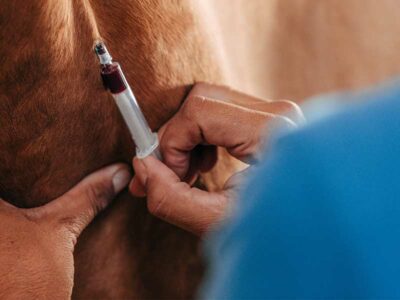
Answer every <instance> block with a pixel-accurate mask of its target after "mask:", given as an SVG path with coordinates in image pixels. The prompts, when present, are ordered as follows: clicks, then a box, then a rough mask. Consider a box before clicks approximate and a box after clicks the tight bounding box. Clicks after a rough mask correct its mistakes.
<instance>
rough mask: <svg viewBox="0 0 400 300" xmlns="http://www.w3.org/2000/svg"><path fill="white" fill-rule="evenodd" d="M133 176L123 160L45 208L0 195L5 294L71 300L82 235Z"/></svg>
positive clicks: (0, 274) (0, 272) (0, 270)
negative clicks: (13, 201) (26, 205)
mask: <svg viewBox="0 0 400 300" xmlns="http://www.w3.org/2000/svg"><path fill="white" fill-rule="evenodd" d="M130 179H131V175H130V173H129V171H128V168H127V167H126V166H125V165H122V164H117V165H113V166H109V167H106V168H104V169H102V170H99V171H97V172H95V173H93V174H92V175H90V176H88V177H86V178H85V179H83V180H82V181H81V182H80V183H79V184H78V185H76V186H75V187H74V188H72V189H71V190H70V191H69V192H67V193H66V194H64V195H63V196H61V197H59V198H58V199H55V200H54V201H52V202H50V203H48V204H46V205H44V206H42V207H38V208H32V209H19V208H17V207H15V206H12V205H11V204H8V203H7V202H5V201H4V200H1V199H0V266H1V267H0V286H1V288H0V298H2V299H3V298H7V299H9V298H12V299H67V298H68V299H69V298H70V297H71V293H72V286H73V277H74V262H73V251H74V246H75V243H76V240H77V238H78V236H79V235H80V233H81V232H82V230H83V229H85V227H86V226H87V225H88V224H89V223H90V222H91V221H92V219H93V218H94V217H95V216H96V215H97V214H98V213H99V212H100V211H101V210H103V209H104V208H105V207H106V206H107V205H108V204H109V203H110V202H111V200H112V199H113V198H114V197H115V196H116V195H117V194H118V193H119V192H120V191H121V190H122V189H123V188H124V187H125V186H126V185H127V184H128V182H129V180H130Z"/></svg>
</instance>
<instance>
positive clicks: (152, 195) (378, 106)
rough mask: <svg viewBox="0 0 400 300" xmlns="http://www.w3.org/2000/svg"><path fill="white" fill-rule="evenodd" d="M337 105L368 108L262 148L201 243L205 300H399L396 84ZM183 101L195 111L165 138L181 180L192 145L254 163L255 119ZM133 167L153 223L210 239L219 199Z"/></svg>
mask: <svg viewBox="0 0 400 300" xmlns="http://www.w3.org/2000/svg"><path fill="white" fill-rule="evenodd" d="M330 98H331V99H332V97H330ZM337 98H339V99H342V100H344V101H347V103H348V101H350V102H357V100H358V99H362V100H363V102H362V104H360V103H357V104H351V105H349V104H347V106H346V108H345V109H342V111H338V112H336V113H335V114H332V115H330V116H327V117H325V118H321V119H319V120H316V121H313V122H311V123H310V124H307V125H305V126H303V127H301V128H299V129H296V130H292V131H290V132H286V133H281V134H280V135H279V137H275V138H274V139H273V140H274V141H273V142H271V141H269V142H268V143H267V146H265V150H264V153H263V155H262V158H261V159H259V163H258V164H257V165H256V166H254V167H253V168H254V170H252V171H250V174H249V175H248V177H247V179H246V180H245V181H246V183H245V186H244V188H243V189H241V191H240V192H239V196H238V203H237V204H236V205H234V206H233V208H232V209H230V212H229V214H228V215H225V218H226V220H225V222H224V223H223V225H222V226H220V228H219V229H217V232H214V233H213V234H212V237H211V238H210V239H209V241H208V242H207V250H208V251H207V253H208V257H209V271H208V274H207V276H206V282H205V283H204V285H203V288H202V291H201V297H202V298H205V299H271V298H273V299H288V298H298V299H310V298H312V299H317V298H318V299H321V298H325V299H326V298H330V299H333V298H335V299H343V298H347V299H350V298H351V299H355V298H363V299H367V298H369V299H372V298H374V299H377V298H380V299H382V298H400V282H399V281H400V259H399V255H400V117H399V113H400V101H399V100H400V81H398V80H396V81H393V82H390V83H388V84H385V85H384V86H382V87H380V88H377V89H372V90H368V91H364V92H361V93H350V94H348V95H343V94H342V95H339V96H337ZM188 100H189V101H193V102H199V103H195V104H193V107H192V108H190V107H189V108H185V107H183V108H182V110H181V112H182V111H183V114H182V115H184V114H185V112H184V110H185V109H188V110H190V112H191V113H193V114H195V116H193V117H191V118H190V119H189V118H187V117H185V116H181V115H180V113H178V114H177V115H176V116H175V117H174V118H173V119H172V120H171V121H170V122H169V123H168V124H167V125H166V126H165V127H164V128H163V129H162V131H161V137H162V139H161V149H162V152H163V153H164V157H165V162H166V164H168V166H169V167H170V168H172V169H173V170H175V173H176V174H178V176H180V178H185V176H186V174H187V173H188V172H189V171H188V170H190V167H191V165H190V163H189V160H190V159H189V155H190V149H193V146H195V145H197V144H202V143H203V144H204V143H206V144H214V145H215V144H217V145H221V146H224V147H226V148H227V149H228V151H229V152H230V153H231V154H233V155H234V156H236V157H238V158H240V159H244V157H245V156H249V155H251V154H254V152H253V150H255V149H256V147H254V144H253V141H254V140H252V138H254V137H255V136H257V135H258V134H259V133H260V130H259V128H257V125H256V124H257V122H256V121H255V120H257V118H258V117H257V115H256V113H253V115H252V116H251V118H250V117H249V118H248V119H246V118H244V117H243V116H242V115H241V114H240V113H239V112H236V113H235V114H234V115H235V120H234V119H233V118H232V119H230V120H229V117H226V115H228V116H231V114H230V109H232V110H233V109H235V108H232V107H229V105H230V104H229V105H227V104H224V105H226V106H227V107H225V108H224V109H220V108H216V106H217V104H216V101H215V100H210V103H208V102H207V101H208V100H207V98H202V97H200V98H199V99H197V100H196V97H194V96H193V95H192V98H191V99H190V98H189V99H188ZM188 103H189V102H187V103H186V104H185V105H187V104H188ZM189 105H190V104H189ZM203 110H204V111H203ZM339 110H340V109H339ZM214 112H215V113H214ZM221 112H224V114H225V115H222V116H221V115H220V113H221ZM249 113H251V112H249ZM187 115H188V114H186V116H187ZM207 115H208V116H209V117H208V118H207ZM297 115H298V114H297ZM298 117H299V115H298ZM226 118H228V120H227V122H226V123H224V122H225V120H226ZM245 119H246V120H245ZM261 119H262V118H261ZM242 121H243V122H244V123H246V122H247V124H244V123H243V124H241V122H242ZM264 121H265V120H264ZM286 121H287V123H288V124H289V123H290V122H289V120H286ZM235 122H236V124H235ZM267 122H270V120H268V121H267ZM228 123H229V124H228ZM194 124H195V125H194ZM220 126H225V127H224V128H221V127H220ZM228 127H229V128H231V127H235V128H237V132H236V131H235V129H229V128H228ZM289 127H290V126H289ZM251 129H252V130H251ZM240 131H242V132H244V131H246V134H247V141H248V143H247V144H246V143H244V142H243V143H241V142H240V139H241V136H240V135H241V133H240ZM220 132H222V134H221V133H220ZM188 141H189V142H188ZM245 154H246V155H245ZM192 164H193V162H192ZM196 164H197V166H198V165H199V163H196ZM134 166H135V169H136V171H137V177H139V178H140V180H141V182H142V183H143V184H144V185H145V190H146V192H147V195H148V197H149V198H148V201H149V206H150V207H153V209H152V211H153V213H155V214H156V215H159V216H160V217H162V218H164V219H166V220H169V221H171V222H173V223H175V224H177V225H179V226H181V227H183V228H186V229H189V230H191V231H193V232H197V233H203V232H206V231H208V230H209V229H210V227H209V226H210V225H211V224H213V223H215V222H219V221H220V220H221V219H222V218H223V217H222V215H223V214H221V212H220V211H219V210H220V208H221V207H225V209H226V207H227V206H229V205H228V203H229V201H231V200H229V199H230V197H229V196H227V194H226V192H225V194H224V195H223V194H221V193H220V194H215V193H211V194H206V192H204V191H199V190H195V189H190V188H189V187H188V186H187V185H186V184H184V183H182V182H180V180H179V178H178V177H177V176H176V175H175V174H174V173H173V172H172V171H171V170H170V169H168V168H167V167H166V166H165V165H164V164H163V163H161V162H159V161H157V160H155V159H153V158H146V159H144V160H143V161H139V160H136V159H135V161H134ZM190 173H191V174H193V173H195V172H193V171H190ZM188 202H189V203H188ZM187 207H189V209H188V210H187V209H186V208H187Z"/></svg>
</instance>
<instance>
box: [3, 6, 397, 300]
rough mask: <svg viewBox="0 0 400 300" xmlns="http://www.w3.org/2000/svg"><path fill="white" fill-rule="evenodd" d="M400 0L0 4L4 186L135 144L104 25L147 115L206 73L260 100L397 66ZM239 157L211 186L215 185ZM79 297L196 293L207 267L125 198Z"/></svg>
mask: <svg viewBox="0 0 400 300" xmlns="http://www.w3.org/2000/svg"><path fill="white" fill-rule="evenodd" d="M397 8H398V2H397V1H396V0H380V1H374V0H351V1H340V0H326V1H313V0H253V1H244V0H236V1H230V0H218V1H214V0H204V1H203V0H202V1H194V0H193V1H189V0H188V1H178V0H176V1H172V0H171V1H170V0H158V1H156V0H135V1H122V0H113V1H94V0H41V1H38V0H31V1H22V0H15V1H3V3H2V6H1V10H0V43H1V45H0V65H1V73H0V136H1V138H2V143H1V146H0V195H1V196H2V197H3V198H5V199H7V200H8V201H10V202H12V203H14V204H16V205H18V206H23V207H32V206H37V205H40V204H43V203H46V202H48V201H50V200H51V199H53V198H55V197H57V196H59V195H60V194H62V193H64V192H65V191H67V190H68V189H69V188H70V187H72V186H73V185H74V184H76V183H77V182H78V181H79V180H80V179H81V178H83V177H84V176H85V175H86V174H88V173H90V172H92V171H93V170H95V169H97V168H99V167H101V166H103V165H106V164H109V163H111V162H115V161H125V162H128V163H129V162H130V160H131V157H132V156H133V154H134V151H133V149H134V145H133V144H132V142H131V140H130V137H129V134H128V132H127V130H126V128H125V126H124V124H123V122H122V119H121V117H120V116H119V113H118V111H117V109H116V107H115V105H114V103H113V100H112V98H111V97H110V96H109V95H108V94H107V93H106V92H105V91H104V90H103V88H102V85H101V82H100V79H99V70H98V64H97V61H96V58H95V56H94V54H93V52H92V46H93V41H94V39H96V38H98V37H99V35H100V36H101V37H102V38H103V39H104V40H105V41H106V43H107V45H108V48H109V50H110V51H111V53H112V55H113V57H114V58H115V60H117V61H119V62H120V63H121V64H122V66H123V68H124V70H125V73H126V76H127V78H128V81H129V82H130V83H131V85H132V88H133V89H134V92H135V94H136V96H137V98H138V100H139V102H140V105H141V106H142V108H143V111H144V113H145V115H146V117H147V118H148V120H149V122H150V124H151V126H152V127H153V128H154V129H157V128H158V127H159V126H160V125H161V124H163V123H164V122H165V120H167V119H168V118H169V117H170V116H171V115H172V114H173V113H174V112H175V111H176V110H177V109H178V107H179V105H180V103H181V101H182V100H183V99H184V96H185V95H186V93H187V92H188V90H189V88H190V86H191V85H192V84H193V83H194V82H196V81H211V82H216V83H220V84H230V85H232V86H234V87H235V88H238V89H242V90H244V91H246V92H249V93H252V94H256V95H258V96H261V97H272V98H289V99H303V98H304V97H306V96H309V95H312V94H314V93H318V92H322V91H330V90H334V89H338V88H353V87H360V86H363V85H366V84H370V83H373V82H375V81H377V80H381V79H384V78H386V77H388V76H390V75H392V74H395V73H396V72H398V71H399V69H400V65H399V63H398V49H399V48H400V35H399V34H398V31H399V30H400V26H399V25H400V24H399V20H400V18H398V16H397V14H398V9H397ZM232 167H233V163H231V162H230V161H229V160H224V162H222V163H221V164H220V165H219V167H218V168H217V169H216V170H214V173H212V174H211V175H210V174H209V175H207V176H206V177H205V178H206V183H207V184H208V185H209V186H210V187H212V188H217V187H218V186H219V185H220V183H221V182H223V181H224V179H225V178H226V176H227V171H226V170H227V169H231V168H232ZM75 257H76V274H75V288H74V297H75V298H188V297H191V296H192V295H193V293H194V291H195V287H196V286H197V284H198V282H199V280H200V277H201V274H202V264H201V262H200V260H199V258H198V245H197V239H196V238H194V237H193V236H191V235H190V234H187V233H184V232H182V231H180V230H178V229H176V228H174V227H173V226H170V225H167V224H165V223H163V222H161V221H158V220H156V219H155V218H153V217H151V216H150V215H149V214H148V213H147V210H146V207H145V203H144V200H142V199H132V198H130V197H129V196H128V195H126V194H125V195H122V196H121V197H119V199H117V201H116V202H115V203H114V204H113V206H112V207H111V208H110V209H108V210H107V211H106V212H105V213H104V214H102V215H101V216H100V217H99V218H97V220H96V221H95V222H94V223H93V224H92V225H91V226H89V228H88V229H87V230H86V231H85V233H84V234H83V235H82V237H81V238H80V240H79V242H78V247H77V250H76V255H75Z"/></svg>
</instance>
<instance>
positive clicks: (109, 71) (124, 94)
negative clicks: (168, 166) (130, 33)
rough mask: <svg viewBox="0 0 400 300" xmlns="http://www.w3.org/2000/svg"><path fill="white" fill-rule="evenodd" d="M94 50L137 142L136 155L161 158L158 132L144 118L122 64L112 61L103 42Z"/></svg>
mask: <svg viewBox="0 0 400 300" xmlns="http://www.w3.org/2000/svg"><path fill="white" fill-rule="evenodd" d="M94 51H95V52H96V54H97V57H98V58H99V60H100V65H101V77H102V79H103V84H104V86H105V87H106V89H108V90H109V91H110V92H111V95H112V96H113V98H114V100H115V102H116V104H117V106H118V108H119V111H120V112H121V114H122V117H123V118H124V120H125V123H126V125H127V126H128V129H129V131H130V133H131V135H132V138H133V141H134V142H135V144H136V156H137V157H138V158H144V157H146V156H148V155H153V156H155V157H157V158H158V159H161V154H160V152H159V149H158V137H157V134H156V133H154V132H152V131H151V129H150V127H149V125H148V123H147V121H146V119H145V118H144V115H143V113H142V111H141V110H140V107H139V104H138V103H137V101H136V98H135V96H134V94H133V92H132V90H131V88H130V86H129V84H128V82H127V81H126V78H125V76H124V73H123V72H122V69H121V66H120V65H119V63H117V62H113V61H112V57H111V55H110V53H109V52H108V51H107V48H106V46H105V45H104V43H103V42H97V43H96V45H95V47H94Z"/></svg>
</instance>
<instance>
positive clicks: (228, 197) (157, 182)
mask: <svg viewBox="0 0 400 300" xmlns="http://www.w3.org/2000/svg"><path fill="white" fill-rule="evenodd" d="M303 120H304V116H303V114H302V112H301V110H300V108H299V107H298V106H297V105H296V104H295V103H294V102H291V101H288V100H277V101H271V100H261V99H257V98H254V97H251V96H249V95H246V94H243V93H240V92H237V91H234V90H232V89H229V88H228V87H223V86H216V85H209V84H198V85H196V86H195V87H194V88H193V90H192V91H191V92H190V94H189V96H188V97H187V99H186V100H185V102H184V104H183V105H182V107H181V109H180V110H179V111H178V112H177V113H176V114H175V115H174V116H173V117H172V118H171V119H170V120H169V121H168V122H167V123H166V124H165V125H164V126H163V127H162V128H161V129H160V131H159V138H160V150H161V153H162V156H163V162H161V161H159V160H157V159H155V158H154V157H150V156H149V157H146V158H144V159H138V158H135V159H134V160H133V166H134V169H135V172H136V174H135V178H134V179H133V180H132V182H131V183H130V190H131V192H132V193H133V194H134V195H144V194H145V195H146V196H147V207H148V209H149V211H150V212H151V213H152V214H153V215H155V216H157V217H159V218H161V219H163V220H164V221H167V222H169V223H172V224H174V225H176V226H179V227H181V228H183V229H185V230H188V231H190V232H192V233H195V234H197V235H202V234H203V233H205V232H207V231H208V230H209V229H210V227H212V225H214V224H215V223H217V222H219V221H220V220H221V219H223V217H224V215H225V214H226V212H227V210H228V209H229V206H230V204H231V203H232V200H233V195H234V188H235V186H236V184H237V183H238V181H239V180H238V174H235V175H233V176H232V177H231V178H229V179H228V181H227V182H226V184H225V187H224V189H223V190H221V191H216V192H208V191H204V190H201V189H198V188H197V187H191V186H190V184H191V183H192V182H193V181H194V179H195V178H196V177H197V176H198V175H199V173H200V172H201V171H207V170H209V169H210V168H212V167H213V164H214V163H215V162H216V160H217V159H216V153H217V152H216V151H212V150H210V149H212V148H210V147H217V146H219V147H223V148H225V149H226V150H227V151H228V153H229V154H230V155H232V156H233V157H235V158H237V159H239V160H241V161H242V162H249V161H251V160H254V157H255V155H256V153H257V151H258V150H259V149H260V147H261V146H262V145H263V144H264V143H265V142H266V140H267V139H266V137H265V134H268V131H269V130H270V129H272V128H275V127H277V126H278V127H287V128H291V127H296V126H297V125H298V124H299V123H301V122H303ZM204 145H207V146H206V147H207V148H206V149H207V150H206V151H202V152H201V151H200V152H199V147H204ZM214 150H215V149H214ZM194 151H196V152H195V153H196V154H195V155H194ZM199 153H200V155H199ZM201 154H204V155H201Z"/></svg>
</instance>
